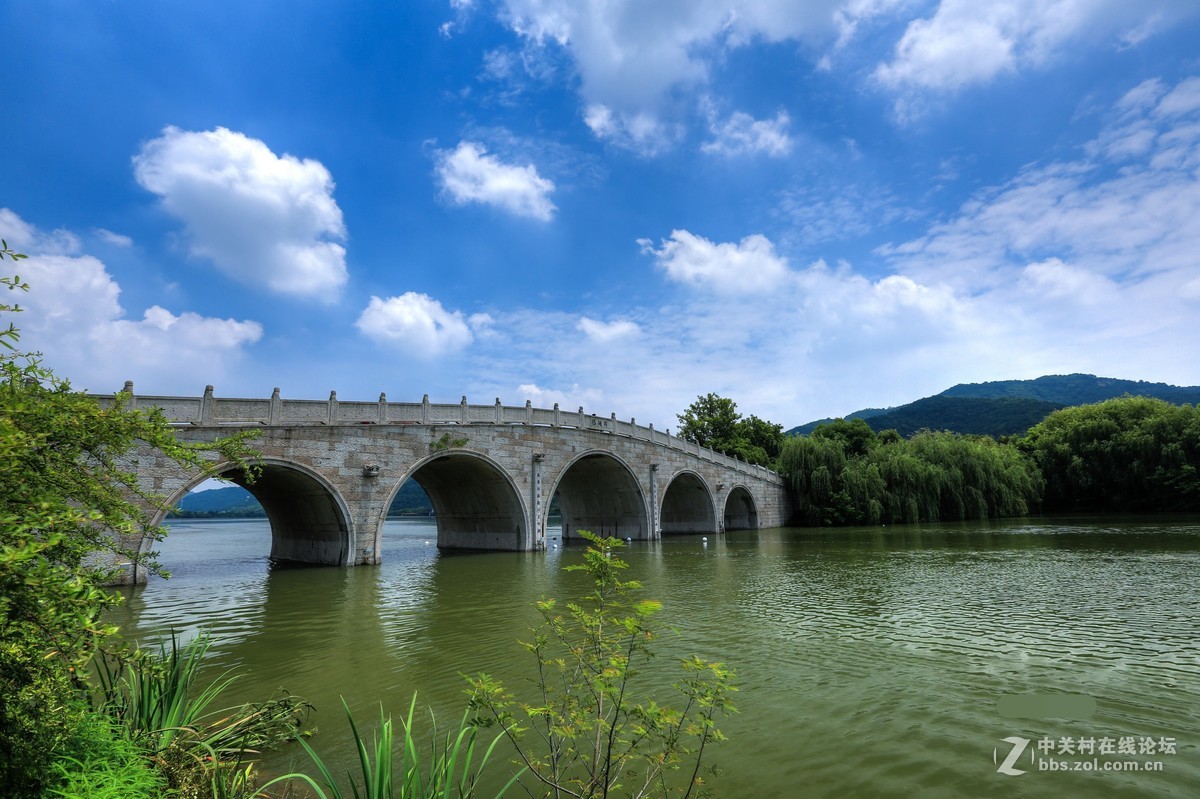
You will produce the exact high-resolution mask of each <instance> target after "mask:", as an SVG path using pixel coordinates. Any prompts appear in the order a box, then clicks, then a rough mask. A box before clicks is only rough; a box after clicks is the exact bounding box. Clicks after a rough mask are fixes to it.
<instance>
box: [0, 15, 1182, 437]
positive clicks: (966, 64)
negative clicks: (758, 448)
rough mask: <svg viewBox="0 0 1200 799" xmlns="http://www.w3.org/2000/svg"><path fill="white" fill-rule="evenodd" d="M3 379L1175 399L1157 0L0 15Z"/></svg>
mask: <svg viewBox="0 0 1200 799" xmlns="http://www.w3.org/2000/svg"><path fill="white" fill-rule="evenodd" d="M0 31H3V33H4V39H5V44H6V55H5V58H4V60H3V65H2V66H0V71H2V72H0V74H2V80H0V85H2V86H3V89H2V90H0V98H2V99H3V109H4V112H5V121H4V123H3V125H2V126H0V169H2V172H0V174H2V176H3V177H2V178H0V187H2V190H0V235H2V236H3V237H4V238H6V239H7V240H8V242H9V243H10V245H13V246H15V247H17V248H18V249H20V250H21V251H23V252H26V253H28V254H29V255H30V258H29V260H28V261H25V262H22V264H21V267H20V272H21V276H22V277H23V278H25V279H26V280H27V281H28V282H29V283H30V284H31V286H32V290H31V291H30V292H29V293H28V294H27V295H26V296H24V297H23V298H22V300H21V302H22V305H23V307H25V309H26V310H25V312H24V313H22V314H21V315H20V316H19V317H18V318H17V319H16V321H17V322H18V325H19V326H20V327H21V328H22V331H23V335H24V345H25V346H26V347H28V348H32V349H37V350H40V351H42V352H43V353H44V355H45V360H46V362H47V363H48V364H49V365H51V366H52V367H54V368H55V369H56V370H57V371H58V372H59V373H60V374H63V375H65V376H68V377H70V378H71V380H72V382H73V384H74V385H76V386H77V387H79V388H85V389H87V390H90V391H93V392H108V391H112V390H114V389H117V388H119V387H120V386H121V385H122V383H123V382H124V381H125V380H133V381H134V382H135V386H136V389H137V391H138V393H143V394H185V395H195V394H199V393H200V392H201V391H203V389H204V386H205V385H206V384H212V385H214V386H215V387H216V393H217V394H218V395H220V396H243V397H266V396H269V395H270V393H271V390H272V388H274V387H276V386H278V387H280V388H281V390H282V393H283V396H285V397H295V398H323V397H326V396H328V393H329V391H330V390H336V391H337V392H338V396H339V398H341V399H362V400H374V399H377V398H378V396H379V393H380V392H386V393H387V396H388V398H389V399H392V400H397V401H414V400H419V399H420V397H421V395H422V394H425V393H428V394H429V395H430V397H431V399H432V400H433V401H435V402H439V401H440V402H457V401H458V400H459V398H460V396H462V395H464V394H465V395H467V397H468V398H469V399H470V400H471V401H472V402H480V403H491V402H493V401H494V399H495V398H496V397H500V398H501V399H502V401H504V402H505V403H506V404H514V405H518V404H523V403H524V401H525V400H526V399H529V400H532V401H533V403H534V404H535V405H539V406H545V407H549V406H551V405H552V404H553V403H555V402H558V403H560V404H561V405H562V407H564V408H568V409H572V410H573V409H575V408H577V407H579V406H584V407H585V408H586V409H587V410H588V411H589V412H596V413H600V414H603V415H607V414H608V413H609V412H615V413H616V414H617V415H618V416H619V417H620V418H623V419H628V418H631V417H635V418H636V419H637V421H639V422H641V423H643V424H644V423H654V424H655V426H656V427H659V428H662V427H674V426H675V424H676V419H675V414H676V413H677V412H679V411H681V410H682V409H683V408H685V407H686V406H687V405H688V403H690V402H691V401H693V400H694V399H695V398H696V396H698V395H700V394H704V393H707V392H710V391H715V392H717V393H719V394H722V395H724V396H727V397H731V398H733V399H734V400H736V401H737V403H738V407H739V410H740V411H742V412H743V413H746V414H750V413H754V414H757V415H758V416H760V417H764V418H768V419H771V420H773V421H778V422H780V423H782V424H784V425H785V426H787V427H790V426H793V425H797V424H802V423H804V422H807V421H809V420H811V419H815V418H820V417H824V416H833V415H842V414H845V413H849V412H850V411H853V410H857V409H859V408H863V407H884V406H890V405H896V404H901V403H904V402H908V401H911V400H914V399H917V398H919V397H923V396H927V395H929V394H933V393H936V392H938V391H941V390H942V389H945V388H948V387H949V386H951V385H953V384H955V383H960V382H979V381H984V380H998V379H1013V378H1032V377H1037V376H1039V375H1043V374H1064V373H1070V372H1092V373H1096V374H1101V375H1106V376H1111V377H1120V378H1128V379H1141V380H1150V381H1163V382H1170V383H1175V384H1180V385H1195V384H1200V366H1198V364H1200V333H1198V332H1197V331H1198V330H1200V324H1198V322H1200V260H1198V259H1200V6H1197V4H1196V3H1194V2H1191V0H1186V1H1185V2H1175V1H1168V0H1143V1H1142V2H1139V3H1128V2H1125V1H1124V0H1041V1H1040V2H1035V1H1034V0H993V1H992V2H988V3H978V2H974V0H931V1H929V2H918V1H917V0H812V1H811V2H797V0H742V1H741V2H735V1H734V0H655V2H633V0H607V1H606V2H600V0H572V1H568V0H494V1H493V2H487V1H486V0H440V1H439V2H435V1H434V0H429V2H420V1H418V0H413V1H412V2H398V3H390V4H384V3H357V2H351V3H336V2H325V3H321V2H297V1H296V0H292V1H291V2H244V3H216V2H211V3H186V4H185V3H163V2H136V1H133V2H104V1H102V0H86V1H81V2H56V1H55V0H45V2H37V3H31V2H23V1H18V0H0Z"/></svg>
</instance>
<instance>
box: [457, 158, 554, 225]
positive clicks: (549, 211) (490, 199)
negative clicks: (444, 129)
mask: <svg viewBox="0 0 1200 799" xmlns="http://www.w3.org/2000/svg"><path fill="white" fill-rule="evenodd" d="M437 177H438V181H439V182H440V184H441V187H442V191H443V193H444V194H445V195H446V196H447V197H448V198H449V199H450V200H451V201H453V202H454V203H456V204H458V205H467V204H470V203H481V204H483V205H492V206H495V207H497V208H500V209H501V210H504V211H506V212H508V213H510V214H513V215H514V216H525V217H530V218H532V219H540V220H542V221H543V222H546V221H549V220H550V219H552V218H553V217H554V212H555V211H556V210H557V209H556V208H555V206H554V203H553V202H551V201H550V195H551V194H553V193H554V182H553V181H551V180H548V179H546V178H544V177H542V176H541V175H539V174H538V171H537V168H536V167H535V166H533V165H532V164H525V165H521V166H517V165H514V164H506V163H504V162H502V161H501V160H500V159H499V158H497V157H496V156H494V155H489V154H488V152H487V150H486V149H484V147H483V145H481V144H478V143H477V142H469V141H464V142H460V143H459V145H458V147H456V148H454V149H453V150H447V151H443V152H440V153H439V154H438V161H437Z"/></svg>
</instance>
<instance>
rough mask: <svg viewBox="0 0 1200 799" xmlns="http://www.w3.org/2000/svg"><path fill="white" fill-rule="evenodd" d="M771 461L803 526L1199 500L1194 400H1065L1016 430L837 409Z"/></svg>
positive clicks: (1148, 507)
mask: <svg viewBox="0 0 1200 799" xmlns="http://www.w3.org/2000/svg"><path fill="white" fill-rule="evenodd" d="M779 470H780V472H781V473H782V474H783V475H784V476H785V477H786V478H787V479H788V481H789V483H790V485H791V486H792V488H793V489H794V491H795V500H796V505H797V507H796V512H797V522H798V523H801V524H808V525H844V524H881V523H882V524H894V523H913V522H936V521H959V520H966V519H985V518H996V517H1002V516H1023V515H1025V514H1027V513H1030V512H1032V511H1035V510H1039V509H1040V510H1044V511H1048V512H1063V511H1085V512H1130V511H1196V510H1200V409H1198V408H1197V407H1195V406H1191V405H1172V404H1170V403H1168V402H1166V401H1163V400H1158V399H1150V398H1146V397H1122V398H1119V399H1111V400H1107V401H1105V402H1100V403H1096V404H1094V405H1081V406H1077V407H1072V408H1063V409H1061V410H1058V411H1055V412H1054V413H1051V414H1050V415H1049V416H1047V417H1046V418H1045V419H1044V420H1043V421H1042V422H1041V423H1039V424H1037V425H1035V426H1034V427H1033V428H1031V429H1030V430H1029V432H1028V433H1027V434H1026V435H1025V436H1023V437H1021V438H1018V439H1015V440H1011V441H1004V442H997V441H995V440H994V439H992V438H990V437H988V436H967V435H960V434H958V433H946V432H930V431H923V432H920V433H918V434H917V435H915V436H913V437H912V438H910V439H904V438H901V437H900V435H899V434H898V433H896V432H895V431H890V430H885V431H883V432H881V433H875V432H874V431H873V430H872V429H871V427H870V426H869V425H868V424H867V423H866V422H865V421H863V420H862V419H850V420H846V419H838V420H836V421H834V422H832V423H830V424H825V425H821V426H819V427H817V428H816V429H815V430H814V431H813V432H812V434H811V435H808V436H796V437H789V438H788V439H787V440H786V441H785V442H784V445H783V451H782V454H781V455H780V459H779Z"/></svg>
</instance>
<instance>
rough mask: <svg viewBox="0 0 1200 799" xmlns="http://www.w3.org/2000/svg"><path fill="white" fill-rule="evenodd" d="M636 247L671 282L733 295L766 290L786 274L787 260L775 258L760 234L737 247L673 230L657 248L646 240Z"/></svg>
mask: <svg viewBox="0 0 1200 799" xmlns="http://www.w3.org/2000/svg"><path fill="white" fill-rule="evenodd" d="M638 244H640V245H641V247H642V252H644V253H646V254H648V255H653V256H654V258H655V260H656V262H657V264H658V266H659V267H661V268H662V269H663V270H664V271H666V273H667V276H668V277H669V278H671V279H672V280H674V281H676V282H679V283H688V284H691V285H696V286H707V287H711V288H714V289H717V290H720V291H725V292H730V293H735V294H746V293H755V292H763V291H768V290H770V289H772V288H774V287H776V286H777V285H778V284H779V283H780V282H781V281H782V280H783V278H784V277H785V276H786V275H787V273H788V268H787V261H786V260H784V259H783V258H781V257H779V256H778V255H776V254H775V247H774V245H773V244H771V242H770V241H769V240H768V239H767V238H766V237H765V236H762V235H760V234H754V235H751V236H746V237H745V238H744V239H742V240H741V241H740V242H739V243H737V244H733V243H729V242H724V243H720V244H714V243H713V242H711V241H709V240H708V239H706V238H704V237H702V236H696V235H694V234H692V233H689V232H688V231H686V230H673V231H671V237H670V238H669V239H663V240H662V242H661V246H660V247H659V248H658V249H654V246H653V243H652V242H651V241H650V240H648V239H640V240H639V241H638Z"/></svg>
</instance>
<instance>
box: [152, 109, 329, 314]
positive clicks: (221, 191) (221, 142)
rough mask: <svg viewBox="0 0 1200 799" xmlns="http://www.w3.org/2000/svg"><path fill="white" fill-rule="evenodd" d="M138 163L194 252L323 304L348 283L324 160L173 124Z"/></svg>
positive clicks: (240, 276)
mask: <svg viewBox="0 0 1200 799" xmlns="http://www.w3.org/2000/svg"><path fill="white" fill-rule="evenodd" d="M133 164H134V174H135V176H136V177H137V180H138V183H140V184H141V185H142V186H143V187H144V188H145V189H147V190H149V191H151V192H154V193H155V194H157V195H158V196H159V197H160V198H161V200H162V205H163V208H164V209H165V210H166V211H167V212H168V213H169V214H171V215H172V216H174V217H176V218H178V219H179V220H181V221H182V222H183V223H184V226H185V228H186V230H187V236H188V242H189V247H190V250H191V253H192V254H193V255H194V256H196V257H199V258H204V259H207V260H209V261H211V262H212V263H213V265H215V266H216V267H217V268H218V269H219V270H220V271H221V272H223V273H224V274H226V275H228V276H229V277H231V278H233V279H235V280H237V281H239V282H242V283H246V284H248V285H252V286H258V287H262V288H265V289H267V290H268V291H271V292H274V293H278V294H286V295H292V296H296V297H305V298H314V299H317V300H321V301H326V302H332V301H334V300H335V299H336V298H337V295H338V293H339V291H340V290H341V288H342V286H343V285H345V283H346V280H347V272H346V250H345V248H344V247H342V245H341V244H339V243H338V242H340V241H342V240H344V239H345V237H346V229H345V226H344V224H343V222H342V211H341V209H340V208H339V207H338V204H337V202H335V201H334V198H333V189H334V184H333V179H332V177H331V176H330V174H329V171H328V170H327V169H326V168H325V167H324V166H323V165H322V164H321V163H320V162H318V161H315V160H312V159H303V160H301V159H299V158H296V157H294V156H291V155H282V156H279V155H276V154H275V153H274V152H272V151H271V149H270V147H268V146H267V145H266V144H265V143H264V142H261V141H259V140H258V139H252V138H250V137H249V136H246V135H245V134H242V133H237V132H235V131H231V130H226V129H225V128H217V129H215V130H210V131H203V132H192V131H185V130H180V129H179V128H174V127H168V128H166V129H165V130H164V131H163V133H162V135H161V136H159V137H158V138H156V139H152V140H151V141H149V142H147V143H146V144H145V145H144V146H143V147H142V149H141V152H140V153H138V155H137V156H135V157H134V159H133Z"/></svg>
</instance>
